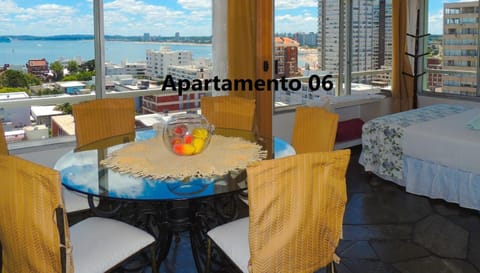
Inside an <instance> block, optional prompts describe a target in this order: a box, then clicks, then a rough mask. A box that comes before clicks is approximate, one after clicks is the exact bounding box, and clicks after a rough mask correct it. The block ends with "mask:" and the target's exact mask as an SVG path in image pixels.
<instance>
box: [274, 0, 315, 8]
mask: <svg viewBox="0 0 480 273" xmlns="http://www.w3.org/2000/svg"><path fill="white" fill-rule="evenodd" d="M312 7H318V1H315V0H275V9H298V8H312Z"/></svg>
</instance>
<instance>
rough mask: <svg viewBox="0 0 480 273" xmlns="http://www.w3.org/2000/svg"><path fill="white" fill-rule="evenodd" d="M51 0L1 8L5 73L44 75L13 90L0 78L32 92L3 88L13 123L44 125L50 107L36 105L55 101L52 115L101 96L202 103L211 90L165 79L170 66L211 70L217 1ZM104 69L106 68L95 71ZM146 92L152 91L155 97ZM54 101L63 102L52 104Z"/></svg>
mask: <svg viewBox="0 0 480 273" xmlns="http://www.w3.org/2000/svg"><path fill="white" fill-rule="evenodd" d="M51 2H52V1H47V0H39V1H26V0H23V1H15V2H13V1H7V2H6V3H4V4H3V5H2V9H1V10H0V16H2V26H3V27H2V29H1V30H0V74H1V72H2V71H3V70H11V71H18V73H25V74H26V72H27V69H28V71H30V73H31V74H32V75H36V77H38V79H37V78H34V77H32V78H29V80H31V81H32V82H29V83H28V84H26V85H24V86H20V87H18V88H14V89H12V87H10V86H7V84H6V83H5V82H4V81H0V91H1V92H5V91H25V92H24V93H22V92H15V93H16V94H15V95H10V94H6V95H4V96H3V97H2V95H1V94H0V105H6V106H8V107H5V109H6V110H4V111H2V112H0V116H2V118H3V120H4V125H5V129H6V130H9V129H12V130H13V129H22V128H23V127H24V126H25V125H29V124H32V125H35V124H38V123H39V122H40V120H41V119H40V115H41V114H45V110H44V109H46V108H42V111H43V112H42V113H38V114H37V111H40V110H37V109H33V108H31V105H36V104H38V105H45V106H50V108H48V109H50V112H49V113H48V115H58V114H62V112H61V111H62V110H65V111H68V109H71V108H68V107H66V106H67V105H66V104H65V103H69V104H71V103H76V102H79V101H83V100H91V99H95V98H96V97H122V96H128V97H136V100H137V106H138V107H137V112H138V113H141V114H145V113H151V112H163V111H176V110H188V109H191V108H197V107H199V100H200V97H201V95H203V93H205V92H197V91H196V92H194V93H192V95H190V92H184V93H183V94H184V95H185V96H184V97H182V96H178V93H177V91H176V90H172V88H170V87H169V88H167V90H162V88H161V85H160V84H161V83H162V81H163V79H164V77H165V75H166V74H168V73H171V74H172V76H173V77H175V75H177V74H178V76H177V77H187V76H188V77H192V79H193V78H196V77H205V78H209V77H211V73H212V61H211V60H212V46H211V40H212V34H211V29H212V14H211V10H212V9H211V5H212V3H211V0H199V1H184V0H176V1H173V0H169V1H160V2H158V1H151V0H144V1H136V3H135V6H132V5H131V3H130V1H113V0H104V1H102V0H100V1H84V2H72V3H66V2H62V1H60V2H58V1H56V2H58V4H50V3H51ZM85 22H86V23H85ZM95 26H98V28H96V27H95ZM94 34H98V35H97V37H98V39H97V41H95V40H94ZM163 46H165V47H163ZM167 46H168V47H167ZM102 49H103V54H102V55H99V54H98V53H100V52H102ZM98 56H102V58H103V59H102V60H103V61H99V59H98ZM96 61H99V62H98V63H96ZM53 64H55V66H53ZM98 64H99V65H98ZM172 65H176V67H175V68H173V69H172V70H169V67H172ZM96 66H97V67H96ZM99 70H101V71H102V70H103V75H102V76H101V77H97V78H96V77H95V76H96V74H95V72H94V71H97V75H98V71H99ZM8 73H10V72H8ZM174 74H175V75H174ZM32 79H33V80H32ZM74 83H75V84H74ZM72 84H73V85H72ZM52 93H58V94H59V96H52ZM40 95H43V96H42V97H40ZM45 95H49V96H48V97H47V96H45ZM60 95H61V96H60ZM144 95H148V96H152V99H151V100H150V102H149V103H144ZM28 97H31V99H28V100H27V99H25V98H28ZM14 98H15V99H17V100H15V101H14V100H13V99H14ZM22 98H23V100H21V99H22ZM55 105H61V106H64V107H61V108H59V110H60V111H52V109H53V107H54V106H55ZM10 109H13V110H10ZM31 109H32V110H31ZM20 113H22V114H21V115H20ZM30 115H32V117H33V120H34V121H33V123H31V122H30ZM17 116H21V117H22V118H17ZM10 119H12V121H10ZM47 126H50V124H48V125H47Z"/></svg>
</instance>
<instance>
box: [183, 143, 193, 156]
mask: <svg viewBox="0 0 480 273" xmlns="http://www.w3.org/2000/svg"><path fill="white" fill-rule="evenodd" d="M182 148H183V149H182V154H184V155H191V154H193V153H194V152H195V146H193V145H192V144H183V147H182Z"/></svg>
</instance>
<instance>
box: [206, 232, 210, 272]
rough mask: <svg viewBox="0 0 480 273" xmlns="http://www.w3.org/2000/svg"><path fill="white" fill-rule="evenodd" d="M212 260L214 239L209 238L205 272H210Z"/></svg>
mask: <svg viewBox="0 0 480 273" xmlns="http://www.w3.org/2000/svg"><path fill="white" fill-rule="evenodd" d="M211 261H212V239H210V238H207V260H206V261H205V273H210V267H211Z"/></svg>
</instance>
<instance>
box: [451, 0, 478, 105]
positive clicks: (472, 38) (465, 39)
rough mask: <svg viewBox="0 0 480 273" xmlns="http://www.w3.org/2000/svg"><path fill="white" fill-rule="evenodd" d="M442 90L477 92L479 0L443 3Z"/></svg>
mask: <svg viewBox="0 0 480 273" xmlns="http://www.w3.org/2000/svg"><path fill="white" fill-rule="evenodd" d="M443 9H444V10H443V16H444V18H443V69H444V70H453V71H455V73H449V74H445V75H443V77H442V81H443V87H442V92H444V93H451V94H459V95H472V96H475V94H476V89H477V74H476V69H477V66H478V58H477V46H478V45H477V40H478V18H479V8H478V1H472V2H458V3H444V6H443Z"/></svg>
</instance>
